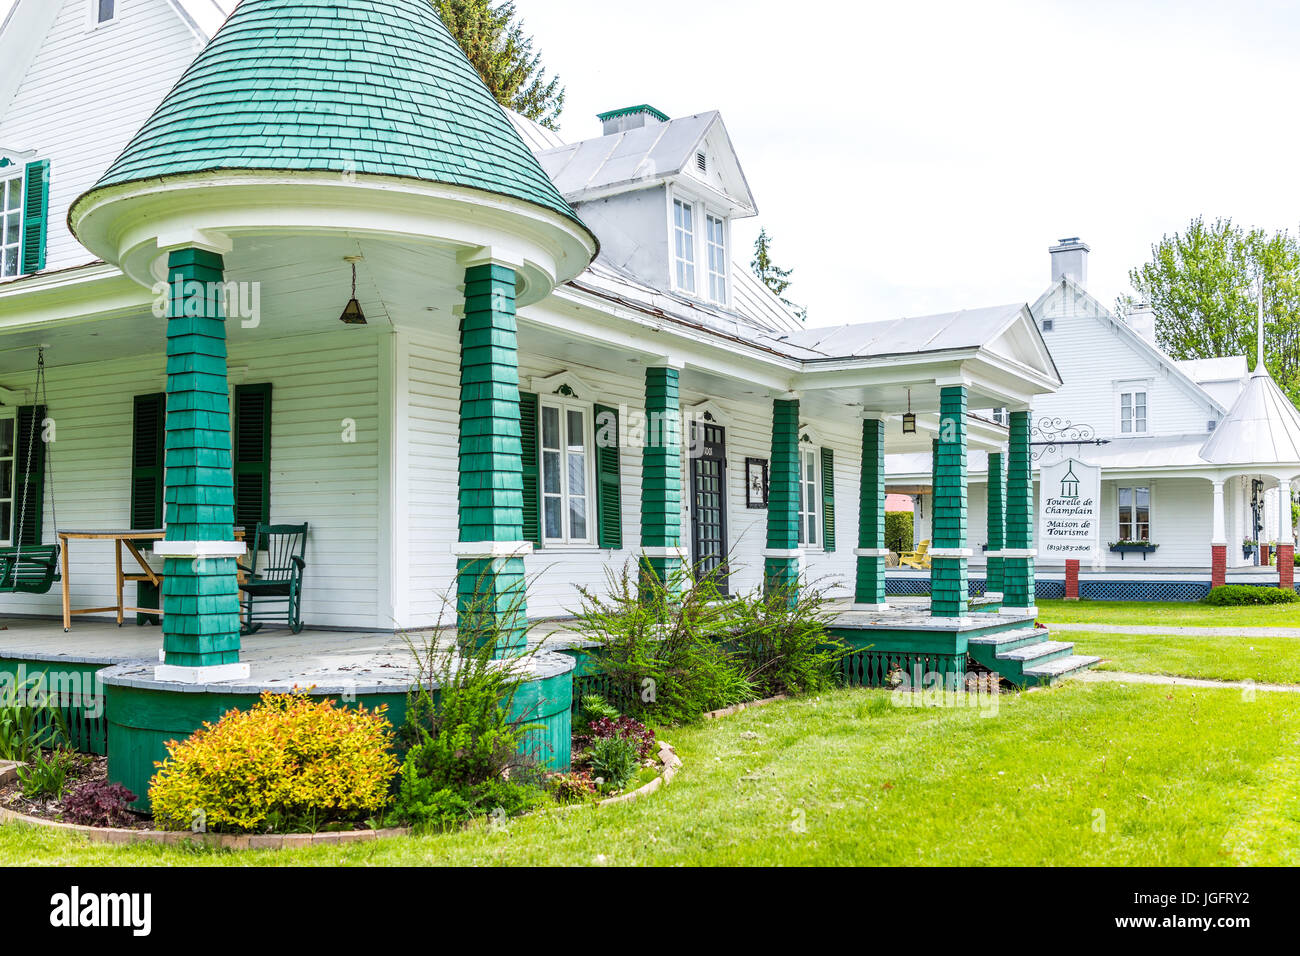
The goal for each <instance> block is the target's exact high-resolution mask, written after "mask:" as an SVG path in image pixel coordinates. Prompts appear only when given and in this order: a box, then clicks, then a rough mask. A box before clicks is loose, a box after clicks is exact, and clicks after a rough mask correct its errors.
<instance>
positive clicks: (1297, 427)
mask: <svg viewBox="0 0 1300 956" xmlns="http://www.w3.org/2000/svg"><path fill="white" fill-rule="evenodd" d="M1201 457H1202V458H1204V459H1205V460H1206V461H1208V462H1210V463H1211V464H1214V465H1254V466H1257V467H1260V468H1268V467H1270V466H1273V465H1300V410H1297V409H1296V407H1295V405H1293V404H1291V400H1290V399H1289V398H1287V397H1286V395H1285V394H1284V393H1283V391H1282V390H1281V389H1280V388H1278V387H1277V383H1276V382H1274V381H1273V378H1272V376H1270V375H1269V374H1268V369H1266V368H1264V367H1263V366H1262V365H1260V366H1258V367H1256V369H1255V374H1253V375H1252V376H1251V377H1250V380H1249V381H1247V382H1246V387H1245V388H1243V389H1242V390H1241V394H1240V395H1239V396H1237V401H1236V402H1235V403H1234V404H1233V406H1232V408H1231V409H1230V410H1229V412H1228V416H1227V418H1225V419H1224V420H1223V421H1222V422H1220V423H1219V426H1218V427H1217V428H1216V429H1215V430H1214V434H1213V435H1211V436H1210V438H1209V440H1208V441H1206V443H1205V444H1204V445H1202V446H1201Z"/></svg>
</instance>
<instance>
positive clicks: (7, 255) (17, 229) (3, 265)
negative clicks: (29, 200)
mask: <svg viewBox="0 0 1300 956" xmlns="http://www.w3.org/2000/svg"><path fill="white" fill-rule="evenodd" d="M12 168H13V169H14V171H15V173H16V175H15V174H10V175H5V173H6V172H7V171H8V170H7V169H0V278H6V279H7V278H9V277H10V276H16V275H18V273H19V271H20V270H21V268H22V259H23V254H22V249H23V170H22V167H21V166H17V167H12Z"/></svg>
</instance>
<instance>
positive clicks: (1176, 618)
mask: <svg viewBox="0 0 1300 956" xmlns="http://www.w3.org/2000/svg"><path fill="white" fill-rule="evenodd" d="M1038 619H1039V620H1040V621H1042V622H1043V623H1044V624H1047V625H1049V626H1050V625H1051V624H1053V623H1061V624H1103V623H1104V624H1150V625H1155V626H1160V627H1234V626H1236V627H1295V628H1300V604H1274V605H1270V606H1267V607H1209V606H1207V605H1205V604H1199V603H1195V602H1178V601H1153V602H1150V603H1144V602H1140V601H1039V602H1038Z"/></svg>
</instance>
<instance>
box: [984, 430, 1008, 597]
mask: <svg viewBox="0 0 1300 956" xmlns="http://www.w3.org/2000/svg"><path fill="white" fill-rule="evenodd" d="M987 488H988V528H989V550H988V552H987V554H988V557H987V562H988V565H987V567H986V569H985V573H984V593H985V595H990V594H1001V593H1002V560H1003V559H1002V548H1003V546H1004V545H1005V544H1006V506H1007V504H1006V485H1005V484H1004V483H1003V480H1002V453H1001V452H992V453H990V454H989V469H988V485H987Z"/></svg>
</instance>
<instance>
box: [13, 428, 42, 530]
mask: <svg viewBox="0 0 1300 956" xmlns="http://www.w3.org/2000/svg"><path fill="white" fill-rule="evenodd" d="M44 421H45V406H44V405H24V406H22V407H20V408H19V409H18V421H17V426H18V427H17V432H18V446H17V448H15V449H14V450H15V451H16V452H17V457H16V458H15V459H14V506H13V516H12V519H11V525H10V529H9V540H10V541H13V542H15V543H21V544H24V545H38V544H40V543H41V524H42V521H43V519H44V517H45V442H44V441H42V439H41V423H42V422H44ZM29 455H30V458H31V472H30V478H28V479H27V480H26V482H25V484H26V492H27V493H26V496H25V498H26V500H25V501H24V495H23V488H24V475H27V474H28V471H27V467H28V466H27V462H28V456H29ZM24 506H25V508H26V510H25V511H24ZM20 526H21V531H22V540H21V542H20V541H19V540H18V538H19V528H20Z"/></svg>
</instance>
